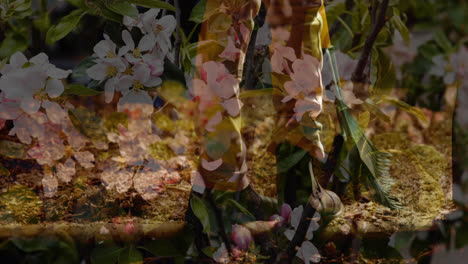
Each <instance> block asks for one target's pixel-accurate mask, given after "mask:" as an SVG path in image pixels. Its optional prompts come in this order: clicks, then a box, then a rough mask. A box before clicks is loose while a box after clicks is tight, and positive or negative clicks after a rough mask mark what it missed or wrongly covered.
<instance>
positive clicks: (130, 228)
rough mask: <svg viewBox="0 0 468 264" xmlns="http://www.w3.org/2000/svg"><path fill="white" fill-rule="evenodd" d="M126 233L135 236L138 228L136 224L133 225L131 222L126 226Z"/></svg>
mask: <svg viewBox="0 0 468 264" xmlns="http://www.w3.org/2000/svg"><path fill="white" fill-rule="evenodd" d="M125 233H127V234H129V235H133V234H135V233H136V227H135V223H133V221H130V222H128V223H127V224H126V225H125Z"/></svg>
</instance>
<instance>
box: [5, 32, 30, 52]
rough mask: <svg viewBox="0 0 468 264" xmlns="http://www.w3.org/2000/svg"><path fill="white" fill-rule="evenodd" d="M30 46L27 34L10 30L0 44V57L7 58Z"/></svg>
mask: <svg viewBox="0 0 468 264" xmlns="http://www.w3.org/2000/svg"><path fill="white" fill-rule="evenodd" d="M27 48H28V39H27V38H26V37H25V35H23V34H20V33H16V32H8V33H7V35H6V38H5V39H4V40H3V41H2V44H1V45H0V58H7V57H10V56H11V55H13V54H14V53H15V52H17V51H21V52H23V51H25V50H26V49H27Z"/></svg>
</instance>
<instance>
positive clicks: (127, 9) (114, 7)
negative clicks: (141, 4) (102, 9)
mask: <svg viewBox="0 0 468 264" xmlns="http://www.w3.org/2000/svg"><path fill="white" fill-rule="evenodd" d="M106 7H107V8H108V9H109V10H111V11H112V12H115V13H117V14H120V15H122V16H129V17H133V18H137V17H138V9H137V8H136V7H135V6H133V5H131V4H130V3H126V2H115V3H110V2H109V3H107V2H106Z"/></svg>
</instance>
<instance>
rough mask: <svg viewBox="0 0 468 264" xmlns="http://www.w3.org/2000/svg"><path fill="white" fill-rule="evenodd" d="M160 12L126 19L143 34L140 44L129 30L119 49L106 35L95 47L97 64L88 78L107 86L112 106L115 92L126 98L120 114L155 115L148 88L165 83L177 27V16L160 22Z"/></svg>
mask: <svg viewBox="0 0 468 264" xmlns="http://www.w3.org/2000/svg"><path fill="white" fill-rule="evenodd" d="M159 12H160V10H159V9H150V10H149V11H147V12H145V13H143V14H139V15H138V19H133V18H130V17H124V21H123V23H124V25H126V26H127V28H128V29H129V30H132V29H133V28H134V27H136V28H138V30H139V31H140V32H141V34H142V35H143V36H142V37H141V39H139V41H138V45H136V43H135V40H134V39H133V36H132V34H131V33H130V32H129V31H128V30H123V31H122V34H121V35H122V40H123V42H124V43H125V45H124V46H122V47H120V48H118V47H117V44H115V43H114V42H113V41H112V40H111V38H110V37H109V36H108V35H106V34H104V40H102V41H100V42H99V43H97V44H96V46H95V47H94V54H93V57H94V58H95V63H96V64H95V65H93V66H92V67H90V68H89V69H88V70H87V74H88V76H89V77H90V78H91V79H93V80H96V81H99V82H100V83H104V91H105V100H106V102H107V103H110V102H111V101H112V99H113V98H114V93H115V92H116V91H117V92H120V93H121V94H122V98H120V100H119V103H118V111H121V112H124V111H130V112H131V111H135V110H140V111H141V112H142V113H143V114H144V115H150V114H151V113H152V112H153V99H152V97H151V96H150V95H149V94H148V92H147V91H145V89H146V88H151V87H157V86H159V85H160V84H161V83H162V80H161V75H162V74H163V72H164V60H165V58H166V57H170V56H171V53H170V50H171V40H170V38H171V36H172V33H173V31H174V29H175V26H176V21H175V18H174V17H173V16H170V15H166V16H163V17H162V18H160V19H156V17H157V16H158V14H159Z"/></svg>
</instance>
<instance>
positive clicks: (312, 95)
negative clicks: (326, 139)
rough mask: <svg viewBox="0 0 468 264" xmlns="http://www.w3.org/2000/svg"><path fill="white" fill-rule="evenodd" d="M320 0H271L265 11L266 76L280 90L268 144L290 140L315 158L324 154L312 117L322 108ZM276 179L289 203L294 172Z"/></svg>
mask: <svg viewBox="0 0 468 264" xmlns="http://www.w3.org/2000/svg"><path fill="white" fill-rule="evenodd" d="M321 6H322V1H320V0H318V1H313V0H311V1H302V0H301V1H299V0H274V1H273V0H272V1H271V2H270V3H269V5H268V11H267V22H268V23H269V24H270V28H271V35H272V44H271V45H270V61H271V68H272V73H271V76H272V78H271V79H272V82H273V83H272V84H273V87H274V88H275V89H278V90H279V91H281V94H278V93H276V94H277V95H274V96H273V104H274V106H275V109H276V111H277V114H276V119H277V120H276V122H275V124H276V125H277V127H278V128H279V129H278V131H282V133H281V135H279V136H276V137H275V139H276V140H277V141H275V142H272V144H270V150H271V151H277V150H278V149H281V148H278V146H279V145H280V144H292V145H296V146H298V147H300V148H301V149H304V150H307V151H308V152H309V153H310V154H311V155H312V156H314V157H315V158H317V159H319V160H323V158H324V151H323V146H322V144H321V142H320V130H321V125H320V124H319V123H318V122H317V121H316V118H317V117H318V115H319V114H320V113H321V110H322V94H323V87H322V82H321V71H322V44H321V42H322V41H321V32H322V28H323V20H322V18H321V16H320V13H319V8H320V7H321ZM304 128H305V129H304ZM292 131H296V132H297V133H291V132H292ZM288 135H289V136H288ZM277 154H279V153H277ZM283 174H284V173H283ZM278 177H279V179H281V178H284V177H286V176H285V175H278ZM278 184H282V185H285V186H281V188H283V189H284V190H290V192H286V193H284V197H283V196H282V197H279V198H280V200H284V201H285V202H288V203H293V204H294V203H295V202H296V199H295V191H294V190H296V186H294V185H295V178H294V177H287V181H283V182H282V181H281V180H279V181H278ZM279 187H280V186H278V188H279Z"/></svg>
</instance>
